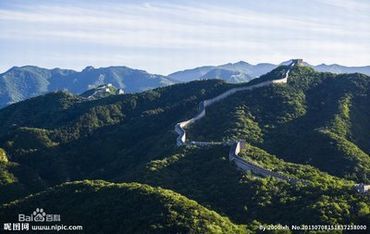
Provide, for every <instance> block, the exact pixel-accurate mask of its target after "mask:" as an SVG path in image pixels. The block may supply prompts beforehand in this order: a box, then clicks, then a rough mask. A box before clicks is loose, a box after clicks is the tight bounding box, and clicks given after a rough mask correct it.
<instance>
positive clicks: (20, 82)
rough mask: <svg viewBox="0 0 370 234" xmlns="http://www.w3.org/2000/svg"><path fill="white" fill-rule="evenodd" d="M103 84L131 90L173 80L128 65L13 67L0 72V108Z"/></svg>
mask: <svg viewBox="0 0 370 234" xmlns="http://www.w3.org/2000/svg"><path fill="white" fill-rule="evenodd" d="M106 83H111V84H113V85H114V86H115V87H117V88H119V89H123V90H124V91H125V92H128V93H133V92H140V91H144V90H148V89H153V88H157V87H161V86H166V85H170V84H173V83H174V81H173V80H171V79H170V78H168V77H165V76H161V75H153V74H149V73H147V72H145V71H141V70H135V69H131V68H128V67H107V68H97V69H95V68H93V67H87V68H85V69H84V70H83V71H81V72H76V71H72V70H62V69H52V70H48V69H44V68H39V67H34V66H25V67H13V68H12V69H10V70H9V71H7V72H5V73H3V74H0V107H2V106H5V105H8V104H11V103H14V102H18V101H21V100H24V99H27V98H30V97H33V96H38V95H40V94H45V93H48V92H53V91H58V90H68V91H70V92H72V93H74V94H79V93H82V92H85V91H86V90H88V89H92V88H95V87H97V86H99V85H103V84H106Z"/></svg>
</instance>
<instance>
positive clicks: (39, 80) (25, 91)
mask: <svg viewBox="0 0 370 234" xmlns="http://www.w3.org/2000/svg"><path fill="white" fill-rule="evenodd" d="M288 63H290V61H286V62H283V63H281V64H288ZM305 65H306V66H310V67H313V68H314V69H315V70H317V71H320V72H332V73H356V72H359V73H363V74H366V75H370V66H364V67H345V66H341V65H337V64H333V65H325V64H321V65H318V66H313V65H310V64H305ZM277 66H278V65H276V64H271V63H259V64H256V65H252V64H249V63H247V62H243V61H240V62H237V63H227V64H223V65H219V66H203V67H197V68H193V69H188V70H184V71H178V72H175V73H172V74H170V75H168V76H163V75H154V74H150V73H148V72H146V71H143V70H137V69H132V68H128V67H124V66H115V67H105V68H94V67H91V66H89V67H86V68H85V69H84V70H82V71H81V72H77V71H74V70H68V69H59V68H55V69H45V68H40V67H36V66H23V67H13V68H11V69H10V70H8V71H6V72H5V73H3V74H0V108H1V107H4V106H6V105H9V104H12V103H15V102H19V101H22V100H25V99H28V98H30V97H34V96H38V95H41V94H45V93H48V92H54V91H59V90H65V91H69V92H71V93H73V94H81V93H83V92H86V90H90V89H93V88H96V87H98V86H100V85H104V84H108V83H110V84H112V85H113V86H114V87H116V88H117V89H121V90H122V91H124V92H125V93H136V92H141V91H145V90H148V89H153V88H157V87H162V86H167V85H172V84H175V83H178V82H189V81H193V80H209V79H220V80H224V81H226V82H228V83H242V82H248V81H250V80H252V79H254V78H256V77H259V76H261V75H263V74H266V73H267V72H270V71H271V70H273V69H275V68H276V67H277Z"/></svg>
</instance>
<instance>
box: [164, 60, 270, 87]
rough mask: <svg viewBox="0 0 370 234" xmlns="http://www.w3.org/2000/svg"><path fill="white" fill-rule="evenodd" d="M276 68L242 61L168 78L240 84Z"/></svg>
mask: <svg viewBox="0 0 370 234" xmlns="http://www.w3.org/2000/svg"><path fill="white" fill-rule="evenodd" d="M275 67H276V65H273V64H269V63H261V64H257V65H252V64H249V63H246V62H243V61H240V62H237V63H228V64H224V65H219V66H204V67H198V68H194V69H188V70H184V71H178V72H175V73H172V74H170V75H168V76H169V77H171V78H173V79H175V80H178V81H182V82H189V81H192V80H202V79H220V80H225V81H227V82H231V83H240V82H248V81H250V80H251V79H253V78H255V77H258V76H260V75H263V74H265V73H267V72H269V71H271V70H272V69H274V68H275Z"/></svg>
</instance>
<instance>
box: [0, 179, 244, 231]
mask: <svg viewBox="0 0 370 234" xmlns="http://www.w3.org/2000/svg"><path fill="white" fill-rule="evenodd" d="M31 207H42V208H43V210H44V211H46V212H49V213H58V214H60V215H61V220H62V223H63V224H65V225H66V224H77V223H78V224H79V225H83V226H84V232H85V233H92V232H96V231H97V230H99V232H100V233H123V232H124V233H216V232H218V233H220V232H224V233H225V232H227V233H246V229H245V228H243V227H241V226H237V225H235V224H233V223H231V222H230V220H229V219H227V218H225V217H222V216H220V215H219V214H217V213H216V212H214V211H211V210H209V209H206V208H205V207H203V206H201V205H199V204H198V203H196V202H195V201H192V200H189V199H187V198H186V197H184V196H181V195H180V194H177V193H174V192H172V191H170V190H165V189H161V188H153V187H150V186H148V185H142V184H138V183H128V184H113V183H108V182H104V181H83V182H74V183H66V184H63V185H60V186H57V187H53V188H50V189H48V190H46V191H44V192H42V193H39V194H36V195H34V196H31V197H28V198H26V199H24V200H20V201H17V202H15V203H11V204H9V205H6V206H3V207H0V214H1V215H0V217H1V219H0V221H1V222H2V223H4V222H11V221H14V220H13V219H11V218H9V219H8V220H6V219H5V217H17V215H18V213H19V211H22V212H23V213H25V214H28V213H30V214H31V213H32V211H33V209H32V208H31ZM81 214H84V215H81ZM106 215H109V218H107V216H106Z"/></svg>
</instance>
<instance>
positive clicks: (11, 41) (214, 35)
mask: <svg viewBox="0 0 370 234" xmlns="http://www.w3.org/2000/svg"><path fill="white" fill-rule="evenodd" d="M369 12H370V2H369V1H366V0H353V1H346V0H310V1H308V0H304V1H299V2H298V1H293V0H279V1H269V0H260V1H251V0H247V1H243V0H233V1H226V0H225V1H210V0H206V1H202V2H200V1H192V0H191V1H178V0H175V1H163V0H157V1H142V0H138V1H134V0H128V1H112V0H111V1H106V2H104V4H102V2H101V1H95V0H93V1H88V0H78V1H77V0H75V1H72V0H57V1H41V0H30V1H27V2H26V1H21V0H1V1H0V30H1V31H0V32H1V33H0V51H1V53H0V72H4V71H6V70H8V69H9V68H10V67H12V66H22V65H37V66H41V67H47V68H53V67H61V68H70V69H75V70H81V69H83V68H84V67H86V66H89V65H92V66H95V67H103V66H112V65H125V66H129V67H132V68H139V69H144V70H147V71H149V72H152V73H159V74H168V73H171V72H174V71H178V70H183V69H187V68H193V67H197V66H202V65H218V64H223V63H228V62H237V61H240V60H243V61H246V62H249V63H254V64H255V63H261V62H271V63H275V64H276V63H280V62H282V61H285V60H288V59H290V58H303V59H304V60H306V61H307V62H309V63H311V64H320V63H327V64H332V63H337V64H341V65H347V66H363V65H370V43H369V41H370V23H369V22H370V14H369Z"/></svg>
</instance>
